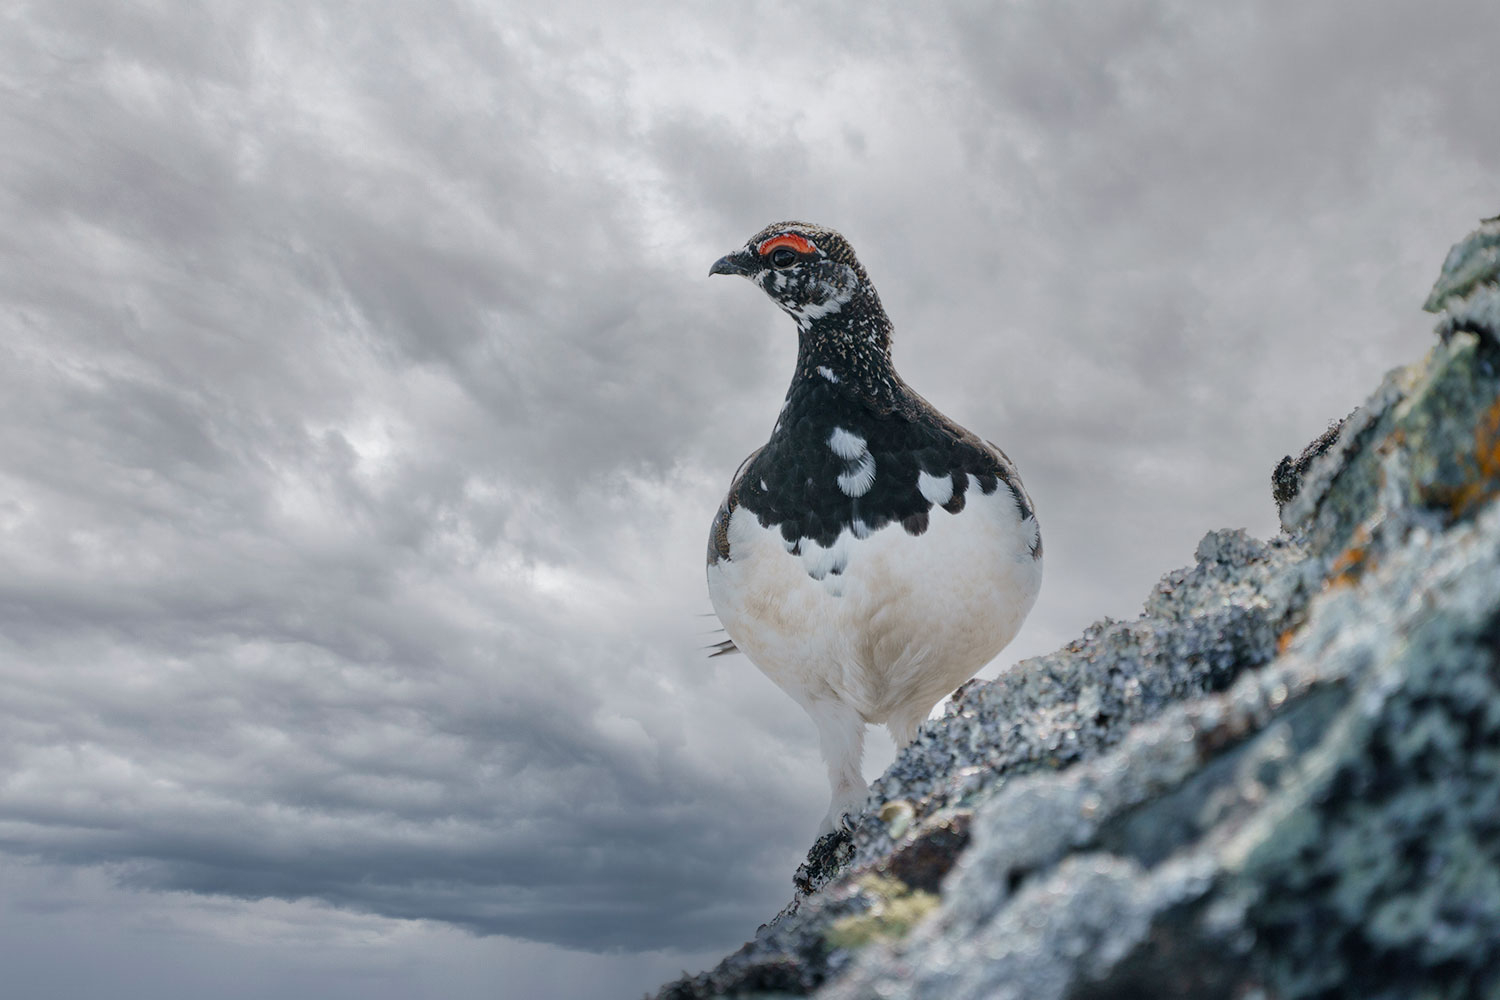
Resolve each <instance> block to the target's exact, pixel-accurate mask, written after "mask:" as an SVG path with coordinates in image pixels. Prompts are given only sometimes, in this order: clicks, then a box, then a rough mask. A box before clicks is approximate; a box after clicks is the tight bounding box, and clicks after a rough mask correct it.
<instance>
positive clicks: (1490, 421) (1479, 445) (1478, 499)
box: [1450, 398, 1500, 518]
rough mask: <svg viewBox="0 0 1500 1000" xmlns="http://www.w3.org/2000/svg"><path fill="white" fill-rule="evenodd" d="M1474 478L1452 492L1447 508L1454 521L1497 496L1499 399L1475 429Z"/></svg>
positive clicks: (1499, 485) (1499, 489) (1499, 482)
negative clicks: (1451, 513) (1450, 511)
mask: <svg viewBox="0 0 1500 1000" xmlns="http://www.w3.org/2000/svg"><path fill="white" fill-rule="evenodd" d="M1473 465H1474V473H1475V475H1474V477H1473V478H1472V479H1470V480H1469V481H1468V482H1466V483H1464V484H1463V486H1461V487H1459V488H1458V489H1457V490H1456V491H1454V494H1453V497H1452V500H1451V501H1450V508H1451V510H1452V512H1453V516H1454V517H1455V518H1459V517H1463V516H1464V515H1465V514H1467V513H1469V511H1471V510H1473V509H1474V508H1475V507H1477V506H1479V505H1480V504H1482V503H1484V502H1485V501H1486V500H1488V499H1489V498H1490V497H1492V496H1494V495H1495V494H1496V493H1500V398H1497V399H1496V400H1495V402H1494V403H1492V404H1490V408H1489V409H1488V410H1486V411H1485V412H1484V416H1482V417H1480V418H1479V423H1478V424H1476V425H1475V427H1474V459H1473Z"/></svg>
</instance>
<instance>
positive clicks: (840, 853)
mask: <svg viewBox="0 0 1500 1000" xmlns="http://www.w3.org/2000/svg"><path fill="white" fill-rule="evenodd" d="M1427 308H1428V309H1429V310H1431V311H1434V312H1438V313H1440V319H1439V323H1438V327H1437V333H1438V343H1437V344H1436V345H1435V346H1434V347H1433V348H1432V350H1431V351H1430V352H1429V353H1428V355H1427V357H1425V358H1424V359H1422V360H1420V361H1418V362H1416V363H1414V364H1412V365H1410V366H1408V367H1406V368H1402V369H1398V370H1396V371H1394V372H1392V373H1390V374H1389V375H1388V376H1387V377H1386V379H1385V380H1384V381H1383V382H1382V384H1381V385H1380V387H1379V388H1377V389H1376V391H1375V392H1374V393H1373V394H1372V395H1371V396H1370V398H1369V399H1368V400H1367V401H1366V402H1365V404H1364V405H1362V406H1361V407H1359V408H1358V409H1356V410H1355V411H1354V412H1353V413H1351V414H1350V415H1349V416H1348V417H1346V418H1344V420H1342V421H1340V422H1339V423H1338V424H1336V425H1334V426H1332V427H1330V428H1329V429H1328V430H1327V431H1326V432H1325V433H1323V434H1322V435H1320V436H1319V437H1318V438H1317V439H1316V440H1315V441H1313V442H1312V444H1310V445H1309V446H1308V448H1307V449H1306V450H1305V451H1304V452H1303V453H1302V455H1301V456H1299V457H1298V458H1295V459H1293V458H1291V457H1290V456H1289V457H1288V458H1287V459H1285V460H1284V461H1283V462H1282V463H1281V465H1280V466H1278V468H1277V469H1276V471H1275V473H1274V475H1273V497H1274V499H1275V501H1276V502H1277V504H1278V505H1279V507H1280V511H1281V523H1282V527H1283V529H1284V531H1283V534H1282V535H1281V536H1280V537H1278V538H1275V539H1272V540H1271V541H1268V542H1262V541H1258V540H1256V539H1253V538H1250V537H1248V536H1247V535H1245V534H1244V533H1243V532H1238V531H1220V532H1213V533H1211V534H1209V535H1208V536H1207V537H1205V538H1204V539H1203V541H1202V542H1201V543H1200V545H1199V546H1198V550H1197V553H1196V559H1197V561H1196V564H1195V565H1193V566H1191V567H1188V568H1186V569H1181V570H1177V571H1174V572H1172V573H1169V574H1167V575H1166V576H1165V577H1163V578H1162V580H1161V581H1160V582H1159V583H1158V584H1157V586H1156V588H1155V590H1154V591H1153V592H1152V594H1151V595H1150V597H1148V599H1147V600H1146V603H1145V608H1144V611H1143V613H1142V614H1141V616H1140V617H1138V618H1137V619H1135V620H1133V621H1128V622H1126V621H1105V622H1101V623H1099V624H1096V625H1094V626H1092V627H1090V628H1089V629H1088V630H1087V631H1086V632H1085V633H1084V635H1083V636H1082V637H1080V638H1079V639H1078V640H1075V641H1074V642H1072V643H1070V644H1069V645H1067V646H1066V647H1064V648H1063V649H1061V650H1058V651H1057V652H1055V653H1052V654H1049V655H1047V656H1041V657H1036V658H1034V659H1031V660H1027V661H1024V662H1023V663H1021V664H1018V665H1017V666H1016V668H1015V669H1013V670H1012V671H1010V672H1008V673H1007V674H1006V675H1005V676H1003V677H1001V678H999V679H997V680H995V681H992V682H983V683H979V682H971V683H970V684H968V685H966V686H965V687H964V688H962V689H961V690H960V691H959V693H958V694H956V695H955V697H954V698H953V699H952V702H951V703H950V705H949V706H948V709H947V714H946V715H945V717H944V718H942V719H940V720H937V721H936V722H931V723H928V725H927V726H926V727H925V728H924V730H923V732H922V734H921V736H920V737H919V738H918V740H917V741H916V742H914V743H913V744H912V745H911V746H910V747H908V748H907V749H906V750H904V751H903V752H902V754H901V755H900V756H899V757H898V759H897V760H896V761H895V763H893V764H892V766H891V767H890V769H889V770H887V772H886V773H885V774H884V775H883V776H882V777H881V778H880V779H878V780H877V781H876V782H875V784H874V785H873V787H872V789H871V791H872V795H871V803H872V804H874V808H875V811H874V812H872V813H869V814H867V815H865V816H863V817H861V818H860V820H859V821H858V822H857V824H856V826H855V829H854V830H853V831H852V834H851V835H848V836H842V837H829V838H825V839H824V840H823V841H821V842H820V843H819V844H818V845H817V846H816V847H815V848H814V850H813V852H812V854H811V855H809V859H808V861H807V863H806V864H804V865H803V867H802V869H801V870H799V872H798V873H797V877H796V879H795V884H796V889H797V894H796V897H795V898H794V899H793V901H792V902H791V903H790V904H789V905H788V906H787V908H786V909H784V910H783V911H782V912H781V913H780V914H779V915H778V916H777V917H776V918H775V919H774V920H773V921H772V922H771V923H770V924H768V925H767V926H765V927H762V928H761V929H760V931H759V932H758V933H757V935H756V937H755V939H754V940H753V941H751V942H749V943H748V944H746V945H745V946H744V947H743V948H742V949H740V950H739V951H738V952H736V953H735V954H733V955H731V956H729V957H728V958H727V959H725V960H724V961H723V962H722V963H720V965H719V966H717V967H716V968H714V969H712V970H710V971H708V972H705V973H702V974H699V975H697V976H691V977H686V978H684V979H682V980H679V981H678V982H675V983H670V984H668V985H666V986H664V987H663V988H662V990H661V991H660V992H659V993H658V998H659V1000H690V998H691V1000H700V998H710V997H724V996H746V997H748V996H758V997H782V996H807V995H813V994H815V995H817V996H819V997H824V998H830V1000H833V998H837V1000H863V998H867V997H881V998H890V1000H895V998H933V1000H938V998H942V1000H962V998H975V1000H978V998H1015V1000H1047V998H1072V1000H1103V998H1108V997H1122V998H1123V997H1134V996H1172V997H1201V998H1205V1000H1208V998H1215V1000H1217V998H1223V997H1243V998H1252V997H1255V998H1262V1000H1281V998H1285V1000H1293V998H1313V997H1317V998H1333V997H1351V998H1353V997H1362V998H1391V1000H1395V998H1405V997H1415V996H1422V997H1433V998H1455V1000H1456V998H1467V997H1500V501H1497V497H1500V219H1492V220H1487V221H1486V222H1485V223H1484V224H1483V225H1481V227H1480V228H1479V229H1478V230H1477V231H1476V232H1474V233H1472V234H1471V235H1470V236H1469V237H1467V238H1466V239H1465V240H1463V241H1461V242H1460V243H1459V244H1458V245H1456V246H1455V247H1454V248H1453V250H1452V252H1451V253H1450V254H1449V256H1448V259H1447V261H1446V262H1445V263H1444V266H1443V269H1442V274H1441V276H1440V277H1439V279H1438V282H1437V284H1436V286H1435V287H1434V289H1433V293H1432V296H1431V297H1430V298H1429V300H1428V303H1427Z"/></svg>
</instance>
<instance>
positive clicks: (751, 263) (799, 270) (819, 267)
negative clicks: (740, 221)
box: [708, 222, 869, 329]
mask: <svg viewBox="0 0 1500 1000" xmlns="http://www.w3.org/2000/svg"><path fill="white" fill-rule="evenodd" d="M708 273H709V274H738V275H741V276H742V277H745V278H749V279H750V280H751V281H753V282H755V283H756V284H757V285H759V286H760V287H761V289H762V290H763V291H764V292H765V293H766V294H767V295H769V296H771V299H772V300H773V301H774V302H775V303H776V304H777V305H778V306H780V307H781V308H782V309H784V310H786V312H788V313H789V314H791V316H792V317H793V318H794V319H796V320H797V325H798V326H800V327H803V328H804V329H805V328H807V327H808V326H810V325H811V324H812V322H813V321H814V320H817V319H819V318H821V317H823V316H827V315H829V314H831V313H836V312H839V311H841V310H842V309H843V308H844V307H845V306H846V305H848V304H849V302H850V301H851V300H852V299H853V298H854V297H855V295H856V293H858V292H860V291H861V290H862V289H865V288H866V287H867V286H868V281H869V279H868V278H867V277H866V276H865V271H864V268H862V267H860V265H859V261H858V260H856V259H855V257H854V250H853V249H852V248H851V247H850V246H849V243H848V241H847V240H845V239H844V238H843V237H842V236H840V235H839V234H838V233H836V232H834V231H833V230H832V229H824V228H823V227H822V226H815V225H812V224H811V223H807V222H776V223H772V224H771V225H769V226H767V227H766V228H764V229H762V230H761V231H760V232H758V233H756V234H755V235H754V236H752V237H750V241H749V242H748V243H746V244H745V246H744V248H743V249H740V250H736V251H735V252H734V253H731V254H726V255H725V256H723V257H720V258H719V259H718V260H717V261H715V262H714V266H713V267H711V268H709V271H708Z"/></svg>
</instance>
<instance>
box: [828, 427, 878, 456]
mask: <svg viewBox="0 0 1500 1000" xmlns="http://www.w3.org/2000/svg"><path fill="white" fill-rule="evenodd" d="M828 447H830V448H832V449H833V453H834V454H835V455H837V456H838V457H839V458H842V459H845V460H846V461H850V462H857V461H859V460H860V459H861V458H863V457H864V456H866V455H868V454H869V453H870V449H868V448H866V447H865V439H864V438H862V437H860V436H859V435H858V434H855V433H854V432H853V431H846V430H844V429H843V428H842V427H835V428H834V429H833V433H832V434H830V435H828Z"/></svg>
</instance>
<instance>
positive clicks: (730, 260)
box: [708, 250, 755, 275]
mask: <svg viewBox="0 0 1500 1000" xmlns="http://www.w3.org/2000/svg"><path fill="white" fill-rule="evenodd" d="M754 260H755V259H754V258H753V257H751V256H750V251H748V250H739V251H736V252H735V253H731V254H725V255H724V256H723V257H720V258H719V259H718V260H716V261H714V266H713V267H711V268H709V269H708V273H709V274H741V275H749V274H750V272H751V271H752V270H754V269H753V268H752V267H751V264H752V263H754Z"/></svg>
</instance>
